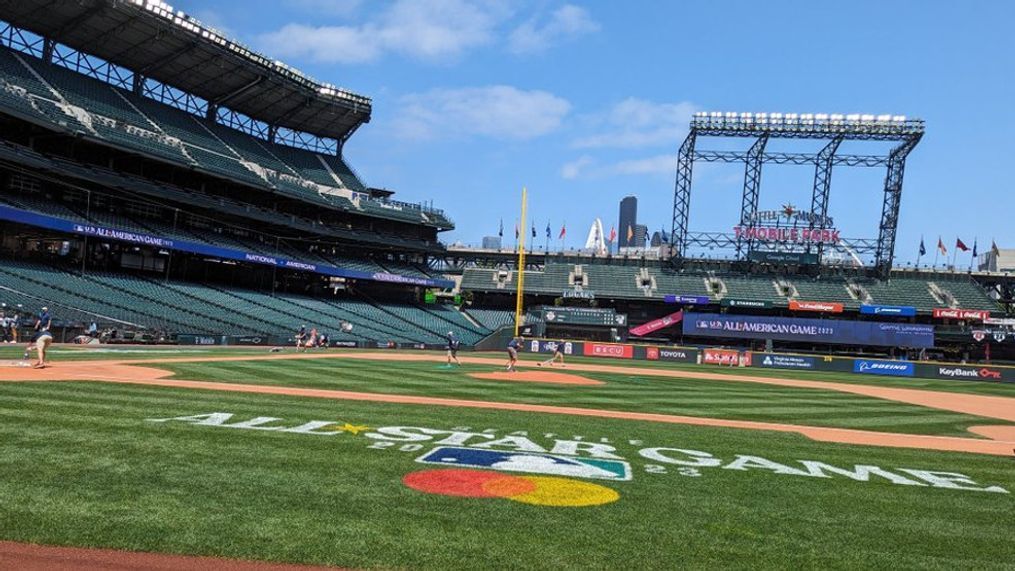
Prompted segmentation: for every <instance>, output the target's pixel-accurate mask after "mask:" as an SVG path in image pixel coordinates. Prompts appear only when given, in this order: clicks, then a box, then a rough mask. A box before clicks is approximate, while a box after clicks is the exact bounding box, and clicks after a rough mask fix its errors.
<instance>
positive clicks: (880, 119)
mask: <svg viewBox="0 0 1015 571" xmlns="http://www.w3.org/2000/svg"><path fill="white" fill-rule="evenodd" d="M891 120H892V116H891V115H878V123H887V122H889V121H891Z"/></svg>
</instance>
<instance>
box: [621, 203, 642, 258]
mask: <svg viewBox="0 0 1015 571" xmlns="http://www.w3.org/2000/svg"><path fill="white" fill-rule="evenodd" d="M637 224H638V198H637V197H634V196H625V197H624V198H623V200H621V201H620V224H619V225H618V226H617V246H619V247H621V248H627V247H633V246H634V232H635V228H634V227H635V225H637ZM629 230H630V233H631V239H630V240H628V239H627V236H628V231H629ZM644 244H645V242H644V241H642V245H644Z"/></svg>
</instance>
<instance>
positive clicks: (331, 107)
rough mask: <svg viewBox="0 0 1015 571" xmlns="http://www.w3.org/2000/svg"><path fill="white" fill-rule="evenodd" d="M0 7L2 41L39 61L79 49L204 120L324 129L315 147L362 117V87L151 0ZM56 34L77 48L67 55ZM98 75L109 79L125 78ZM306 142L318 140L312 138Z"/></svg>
mask: <svg viewBox="0 0 1015 571" xmlns="http://www.w3.org/2000/svg"><path fill="white" fill-rule="evenodd" d="M0 14H2V18H3V20H5V21H6V22H7V23H8V24H9V25H10V26H9V27H8V28H9V29H6V30H3V33H4V34H5V35H6V36H8V41H13V43H19V41H18V40H19V39H20V41H21V43H24V44H26V45H25V46H24V47H26V48H29V49H32V50H33V51H35V50H38V52H39V53H40V55H41V57H42V58H43V59H45V60H46V61H56V62H57V63H60V64H61V65H64V66H67V67H72V68H74V69H78V70H79V71H88V70H89V66H93V67H94V65H95V64H94V63H87V64H86V62H88V57H87V56H84V55H83V54H89V55H91V56H95V57H97V58H101V59H102V60H105V61H106V62H109V63H111V64H114V65H112V66H109V67H110V68H115V67H116V66H119V67H122V68H125V69H126V70H129V75H130V76H131V85H130V86H126V85H123V86H124V87H128V88H132V89H133V90H134V91H135V92H138V93H143V94H144V95H148V96H155V97H156V98H160V99H162V100H163V101H165V102H168V103H172V104H174V105H176V106H177V107H181V108H184V109H187V110H189V111H191V112H200V113H203V114H204V115H205V116H206V117H208V118H209V119H212V120H221V118H222V116H223V115H231V114H232V113H235V114H236V115H237V116H239V117H244V118H248V119H249V120H250V121H252V122H255V123H261V124H263V125H264V127H263V128H257V127H254V126H248V125H241V126H243V127H250V128H245V129H244V130H247V131H248V132H251V131H253V132H254V133H256V132H257V131H264V133H265V134H266V135H267V138H269V139H270V140H272V141H276V140H278V142H282V143H286V144H290V145H293V146H304V145H306V144H307V141H306V139H307V138H306V137H304V136H302V135H301V133H309V134H311V135H313V136H315V137H318V138H323V139H333V140H334V141H335V144H334V145H330V144H326V145H324V148H326V149H328V150H331V151H333V152H338V153H341V148H342V145H343V144H344V143H345V141H346V140H348V138H349V137H350V136H352V134H353V133H354V132H355V131H356V129H357V128H359V126H360V125H362V124H363V123H367V122H369V121H370V114H371V101H370V99H369V98H368V97H364V96H361V95H357V94H355V93H352V92H349V91H346V90H344V89H340V88H337V87H334V86H332V85H328V84H324V83H319V82H317V81H316V80H314V79H311V78H310V77H307V76H306V75H304V74H303V73H301V72H299V71H297V70H295V69H293V68H291V67H289V66H287V65H285V64H283V63H282V62H280V61H273V60H271V59H269V58H267V57H265V56H262V55H260V54H258V53H256V52H254V51H252V50H250V49H249V48H247V47H245V46H243V45H242V44H239V43H237V42H234V41H232V40H229V39H227V38H226V37H225V36H224V35H223V34H222V33H221V32H218V31H216V30H214V29H213V28H209V27H207V26H205V25H203V24H201V23H200V22H198V21H197V20H195V19H193V18H191V17H190V16H188V15H186V14H184V13H183V12H178V11H173V9H172V7H171V6H169V5H167V4H164V3H163V2H160V1H158V0H75V1H73V2H63V1H59V0H0ZM2 24H3V22H0V28H3V25H2ZM10 28H20V30H17V29H10ZM21 30H24V31H28V32H30V33H31V34H35V35H37V36H39V37H41V40H38V39H36V38H31V37H29V36H27V35H26V34H22V33H21ZM14 36H18V38H15V37H14ZM36 44H37V45H36ZM60 44H62V45H63V46H67V47H69V48H71V49H72V50H75V51H76V52H80V53H81V54H82V55H70V54H68V53H66V52H65V51H63V50H61V49H60V48H59V47H58V46H59V45H60ZM69 57H73V58H76V59H77V60H78V61H75V62H69V61H67V58H69ZM72 64H73V65H72ZM93 71H94V69H93ZM106 73H109V72H108V70H107V71H106ZM93 75H94V74H93ZM99 77H100V78H102V79H105V80H106V81H109V82H110V83H114V84H119V85H122V82H123V81H124V80H126V77H120V78H116V77H107V76H106V75H100V76H99ZM118 80H120V83H117V81H118ZM149 80H154V82H157V83H158V84H160V85H155V86H153V85H152V83H154V82H152V81H149ZM310 146H311V147H317V148H316V149H315V150H322V149H321V145H320V144H318V143H311V144H310Z"/></svg>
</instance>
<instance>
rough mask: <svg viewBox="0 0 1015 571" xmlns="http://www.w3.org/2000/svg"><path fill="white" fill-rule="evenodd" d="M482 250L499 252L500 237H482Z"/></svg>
mask: <svg viewBox="0 0 1015 571" xmlns="http://www.w3.org/2000/svg"><path fill="white" fill-rule="evenodd" d="M483 249H484V250H500V236H483Z"/></svg>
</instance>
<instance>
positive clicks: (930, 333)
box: [683, 312, 934, 348]
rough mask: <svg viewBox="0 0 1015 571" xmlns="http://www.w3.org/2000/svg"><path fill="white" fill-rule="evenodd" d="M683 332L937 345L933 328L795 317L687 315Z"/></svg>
mask: <svg viewBox="0 0 1015 571" xmlns="http://www.w3.org/2000/svg"><path fill="white" fill-rule="evenodd" d="M683 333H684V335H686V336H694V337H722V338H736V339H774V340H779V341H799V342H804V343H815V344H835V345H875V346H881V347H916V348H931V347H933V346H934V326H933V325H922V324H914V323H887V322H878V321H845V320H832V319H805V318H796V317H763V316H753V315H730V314H726V315H722V314H718V313H686V312H685V313H684V325H683Z"/></svg>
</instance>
